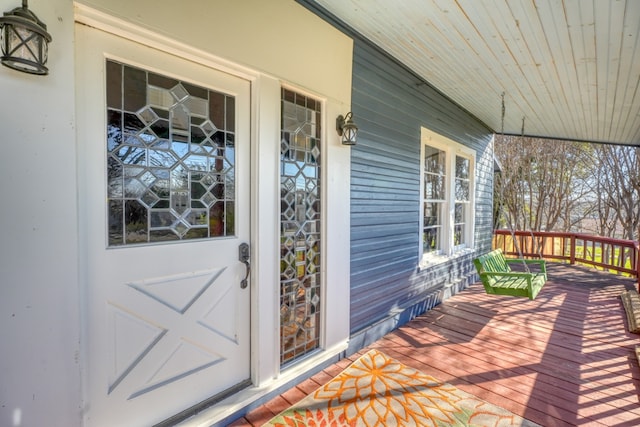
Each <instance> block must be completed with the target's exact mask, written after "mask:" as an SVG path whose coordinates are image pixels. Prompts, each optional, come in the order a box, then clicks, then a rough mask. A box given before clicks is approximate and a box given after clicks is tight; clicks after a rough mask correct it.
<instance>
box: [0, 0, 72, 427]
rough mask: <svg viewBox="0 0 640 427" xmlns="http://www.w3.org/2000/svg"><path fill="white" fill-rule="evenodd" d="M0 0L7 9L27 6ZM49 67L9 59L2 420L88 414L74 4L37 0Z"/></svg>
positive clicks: (3, 105)
mask: <svg viewBox="0 0 640 427" xmlns="http://www.w3.org/2000/svg"><path fill="white" fill-rule="evenodd" d="M20 4H21V2H20V1H17V0H0V11H1V12H6V11H10V10H12V9H13V8H15V7H17V6H20ZM29 8H30V9H31V10H32V11H33V12H34V13H35V14H36V15H37V16H38V18H40V19H41V20H42V21H44V22H45V23H46V24H47V26H48V31H49V32H50V33H51V35H52V36H53V42H52V43H51V45H50V59H49V63H48V66H49V70H50V75H48V76H31V75H28V74H24V73H20V72H17V71H14V70H11V69H9V68H7V67H4V66H0V123H1V124H2V126H1V127H2V133H1V136H0V146H1V153H2V154H0V200H1V201H2V202H1V204H0V224H2V225H1V227H2V232H1V236H2V237H0V425H1V426H7V427H9V426H44V425H47V426H73V425H77V423H78V420H79V406H80V380H79V367H78V360H77V358H78V346H79V344H78V341H79V332H78V328H79V320H78V319H79V314H78V311H79V308H78V307H79V302H78V301H79V297H78V279H77V277H78V266H77V258H78V254H77V249H76V248H77V232H76V229H77V225H76V223H77V214H76V213H77V206H76V158H75V129H74V128H75V124H74V83H73V81H74V72H73V7H72V3H71V1H70V0H55V1H50V0H31V1H30V2H29Z"/></svg>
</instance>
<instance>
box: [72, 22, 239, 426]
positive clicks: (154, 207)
mask: <svg viewBox="0 0 640 427" xmlns="http://www.w3.org/2000/svg"><path fill="white" fill-rule="evenodd" d="M76 41H77V64H78V65H77V69H76V73H77V81H78V92H77V103H78V105H77V107H78V108H77V111H78V112H79V113H78V120H77V123H78V141H79V147H78V153H79V155H78V174H79V182H81V184H80V185H81V188H80V194H79V197H80V209H81V211H80V218H81V224H80V235H81V240H82V245H83V249H84V250H83V255H82V256H83V259H82V265H83V268H84V277H83V280H82V283H83V289H82V291H83V292H84V301H85V304H86V305H85V307H86V308H85V309H84V317H83V320H84V335H83V336H84V337H85V343H84V345H83V349H84V350H85V357H86V366H85V399H86V400H85V402H84V414H85V421H86V424H87V425H90V426H147V425H152V424H154V423H157V422H160V421H162V420H165V419H167V418H168V417H171V416H172V415H175V414H177V413H180V412H181V411H183V410H185V409H187V408H189V407H191V406H193V405H196V404H198V403H200V402H202V401H204V400H206V399H208V398H210V397H212V396H215V395H217V394H220V393H223V392H225V391H226V390H229V389H230V388H232V387H234V386H237V385H239V384H243V383H244V382H246V381H247V380H248V379H249V378H250V347H249V342H250V337H249V332H250V323H249V322H250V317H249V316H250V295H249V290H250V286H247V287H243V286H241V283H242V281H243V279H245V275H247V266H246V265H245V264H243V263H242V262H240V261H239V247H240V245H241V244H243V243H249V241H250V230H249V225H250V206H249V182H250V176H249V174H250V161H249V159H250V151H249V145H250V132H249V126H250V82H248V81H247V80H244V79H241V78H238V77H235V76H231V75H229V74H226V73H223V72H220V71H217V70H215V69H212V68H209V67H205V66H202V65H198V64H196V63H194V62H191V61H187V60H185V59H181V58H178V57H176V56H173V55H170V54H168V53H165V52H162V51H160V50H157V49H153V48H150V47H147V46H143V45H141V44H137V43H135V42H132V41H129V40H126V39H124V38H120V37H117V36H114V35H111V34H108V33H105V32H101V31H99V30H95V29H91V28H89V27H86V26H83V25H77V26H76Z"/></svg>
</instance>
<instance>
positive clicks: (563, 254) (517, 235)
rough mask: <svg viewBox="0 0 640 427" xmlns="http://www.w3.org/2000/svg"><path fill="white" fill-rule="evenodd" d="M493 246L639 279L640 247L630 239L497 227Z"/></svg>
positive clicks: (526, 255)
mask: <svg viewBox="0 0 640 427" xmlns="http://www.w3.org/2000/svg"><path fill="white" fill-rule="evenodd" d="M493 247H494V248H501V249H502V251H503V252H504V253H505V255H507V256H515V257H519V256H520V255H522V256H523V257H525V258H538V257H542V258H544V259H548V260H552V261H560V262H568V263H570V264H585V265H589V266H592V267H595V268H599V269H602V270H606V271H610V272H613V273H617V274H624V275H628V276H631V277H636V278H638V279H639V280H640V260H639V259H638V256H640V247H639V245H638V242H634V241H632V240H622V239H610V238H608V237H601V236H592V235H589V234H579V233H555V232H546V231H533V232H530V231H513V232H512V231H510V230H496V231H495V232H494V235H493Z"/></svg>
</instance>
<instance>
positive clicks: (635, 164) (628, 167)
mask: <svg viewBox="0 0 640 427" xmlns="http://www.w3.org/2000/svg"><path fill="white" fill-rule="evenodd" d="M596 153H597V156H596V158H597V162H596V164H597V169H596V175H597V178H598V180H597V194H598V202H597V206H598V217H599V226H600V230H601V233H602V234H603V235H605V236H608V237H620V238H623V239H630V240H636V239H638V236H639V235H640V149H639V148H638V147H626V146H615V145H600V146H598V147H597V148H596Z"/></svg>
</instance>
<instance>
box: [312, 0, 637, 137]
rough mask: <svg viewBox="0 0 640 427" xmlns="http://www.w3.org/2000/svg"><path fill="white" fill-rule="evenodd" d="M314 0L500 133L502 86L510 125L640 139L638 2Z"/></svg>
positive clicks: (531, 131) (532, 131) (547, 132)
mask: <svg viewBox="0 0 640 427" xmlns="http://www.w3.org/2000/svg"><path fill="white" fill-rule="evenodd" d="M309 1H310V2H313V1H315V3H317V4H318V5H320V6H321V7H322V8H324V9H325V10H327V11H328V12H329V13H330V14H332V15H333V16H335V17H337V19H338V20H340V21H342V22H343V23H346V25H347V26H349V27H351V28H353V29H354V30H355V31H357V32H358V33H360V34H362V35H363V36H364V37H366V38H368V39H370V40H371V41H372V42H373V43H374V44H376V45H378V46H379V47H380V48H382V49H383V50H384V51H386V52H387V53H388V54H390V55H391V56H393V57H395V58H396V59H397V60H399V61H400V62H402V63H404V64H405V65H406V66H407V67H409V68H410V69H411V70H413V72H414V73H416V74H417V76H419V77H421V78H422V79H424V80H425V81H427V82H429V83H430V84H431V85H432V86H434V87H435V88H437V89H438V90H440V91H441V92H442V93H444V94H445V95H447V96H448V97H449V98H451V99H452V100H453V101H454V102H456V103H458V104H459V105H460V106H461V107H463V108H464V109H466V110H467V111H469V112H471V113H472V114H473V115H475V116H476V117H477V118H479V119H480V120H481V121H482V122H484V123H485V124H486V125H487V126H489V127H490V128H491V129H493V130H494V131H496V132H498V133H499V132H501V131H502V130H503V129H502V120H501V118H502V113H501V110H502V108H501V106H502V104H501V95H502V93H504V94H505V119H504V133H508V134H516V135H520V134H521V133H522V130H523V119H524V134H526V135H531V136H541V137H548V138H558V139H569V140H579V141H594V142H609V143H618V144H629V145H640V1H637V0H611V1H610V0H517V1H510V0H481V1H478V0H399V1H388V0H309ZM416 84H418V81H416Z"/></svg>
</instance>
